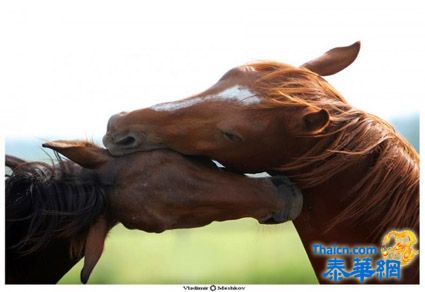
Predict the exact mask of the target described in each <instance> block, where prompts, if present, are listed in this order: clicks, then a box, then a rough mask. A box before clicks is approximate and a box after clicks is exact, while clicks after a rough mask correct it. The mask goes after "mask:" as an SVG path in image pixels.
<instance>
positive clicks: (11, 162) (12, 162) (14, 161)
mask: <svg viewBox="0 0 425 292" xmlns="http://www.w3.org/2000/svg"><path fill="white" fill-rule="evenodd" d="M25 163H27V162H26V161H25V160H23V159H21V158H18V157H16V156H12V155H7V154H6V166H7V167H9V168H10V169H12V170H15V168H17V167H18V166H19V165H21V164H25Z"/></svg>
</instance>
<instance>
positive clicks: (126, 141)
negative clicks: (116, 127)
mask: <svg viewBox="0 0 425 292" xmlns="http://www.w3.org/2000/svg"><path fill="white" fill-rule="evenodd" d="M136 142H137V139H136V138H135V137H133V136H127V137H124V138H123V139H120V140H118V141H116V142H115V144H116V145H119V146H125V147H127V146H132V145H133V144H136Z"/></svg>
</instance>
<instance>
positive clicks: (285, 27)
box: [0, 0, 425, 138]
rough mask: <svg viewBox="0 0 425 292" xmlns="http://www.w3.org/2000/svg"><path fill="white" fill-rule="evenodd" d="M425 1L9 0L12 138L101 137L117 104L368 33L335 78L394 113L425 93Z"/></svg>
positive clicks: (358, 100)
mask: <svg viewBox="0 0 425 292" xmlns="http://www.w3.org/2000/svg"><path fill="white" fill-rule="evenodd" d="M420 2H421V1H403V2H401V1H351V2H348V1H299V0H297V1H295V0H294V1H255V2H254V1H223V2H219V1H158V0H156V1H87V0H85V1H75V0H74V1H65V2H64V1H57V0H56V1H26V2H22V1H9V2H6V3H3V4H4V5H2V7H1V12H0V16H1V17H0V26H1V38H0V42H1V47H0V61H1V62H0V71H1V79H0V94H1V95H0V96H1V101H2V106H1V122H2V128H3V131H4V134H5V135H6V136H7V137H16V136H25V137H39V138H43V137H45V138H47V137H50V136H55V137H73V138H86V137H87V138H91V137H98V136H101V135H102V134H104V131H105V128H106V122H107V120H108V118H109V116H110V115H112V114H114V113H116V112H119V111H122V110H132V109H137V108H141V107H145V106H149V105H152V104H155V103H158V102H162V101H167V100H176V99H180V98H183V97H186V96H189V95H192V94H194V93H197V92H199V91H202V90H204V89H206V88H207V87H209V86H210V85H212V84H213V83H214V82H215V81H216V80H217V79H218V78H219V77H221V75H222V74H224V73H225V72H226V71H227V70H228V69H230V68H231V67H234V66H237V65H241V64H244V63H247V62H251V61H256V60H263V59H270V60H275V61H281V62H285V63H289V64H293V65H300V64H302V63H304V62H305V61H308V60H309V59H311V58H314V57H316V56H319V55H320V54H322V53H323V52H325V51H326V50H328V49H330V48H332V47H335V46H342V45H348V44H351V43H353V42H354V41H357V40H361V41H362V49H361V52H360V55H359V58H358V59H357V60H356V62H355V63H354V64H353V65H351V66H350V67H349V68H348V69H346V70H345V71H343V72H341V73H340V74H338V75H336V76H332V77H329V78H328V80H329V81H330V82H331V83H332V84H333V85H334V86H335V87H336V88H337V89H338V90H339V91H340V92H341V93H342V94H343V95H344V96H345V97H346V99H347V100H348V101H350V102H351V103H352V104H354V105H355V106H357V107H360V108H361V109H364V110H366V111H369V112H372V113H375V114H377V115H380V116H382V117H384V118H388V117H389V116H390V115H394V114H397V115H402V114H404V113H406V112H412V111H414V110H418V107H419V105H420V104H421V103H422V100H423V99H424V98H425V96H424V85H423V83H424V80H425V77H424V74H423V70H424V69H423V65H424V62H423V54H424V52H425V46H424V38H425V34H424V21H423V19H424V18H425V11H424V9H423V7H421V5H420Z"/></svg>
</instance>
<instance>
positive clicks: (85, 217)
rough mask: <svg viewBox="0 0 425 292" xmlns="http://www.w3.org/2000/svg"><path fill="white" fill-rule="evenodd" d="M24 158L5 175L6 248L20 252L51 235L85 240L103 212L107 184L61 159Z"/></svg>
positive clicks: (46, 241) (29, 250)
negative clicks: (50, 162)
mask: <svg viewBox="0 0 425 292" xmlns="http://www.w3.org/2000/svg"><path fill="white" fill-rule="evenodd" d="M56 156H57V163H55V164H54V163H52V164H51V165H49V164H46V163H43V162H27V163H22V164H20V165H19V166H17V167H16V168H14V169H13V172H12V174H10V175H6V183H5V185H6V235H7V236H6V248H7V249H13V250H14V251H15V252H17V253H19V254H21V255H27V254H31V253H33V252H35V251H38V250H40V249H42V248H44V247H46V246H47V245H48V244H49V243H50V242H51V241H52V240H54V239H59V238H60V239H69V240H71V241H73V240H79V239H83V238H84V237H85V235H86V233H87V231H88V228H89V226H90V225H91V224H92V223H93V222H94V220H95V219H96V218H97V217H98V216H99V215H100V214H101V213H103V212H104V210H105V208H106V204H107V200H106V195H105V193H106V192H105V186H104V185H102V183H101V182H100V180H99V178H98V177H97V176H96V175H95V173H94V172H92V171H88V170H85V169H83V168H81V167H80V166H78V165H77V164H75V163H73V162H71V161H69V160H64V159H62V158H60V157H59V156H58V155H57V154H56Z"/></svg>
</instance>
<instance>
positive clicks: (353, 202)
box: [103, 42, 419, 283]
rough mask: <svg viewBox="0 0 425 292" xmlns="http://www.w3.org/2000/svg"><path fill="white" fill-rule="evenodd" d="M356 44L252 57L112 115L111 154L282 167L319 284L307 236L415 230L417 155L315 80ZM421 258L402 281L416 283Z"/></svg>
mask: <svg viewBox="0 0 425 292" xmlns="http://www.w3.org/2000/svg"><path fill="white" fill-rule="evenodd" d="M359 50H360V43H359V42H357V43H354V44H353V45H351V46H347V47H339V48H334V49H332V50H330V51H328V52H327V53H325V54H324V55H323V56H321V57H319V58H317V59H314V60H312V61H310V62H307V63H305V64H304V65H302V66H300V67H295V66H291V65H286V64H281V63H276V62H259V63H253V64H249V65H244V66H240V67H237V68H234V69H232V70H230V71H229V72H227V73H226V74H225V75H224V76H223V77H222V78H221V79H220V80H219V81H218V82H217V83H216V84H215V85H214V86H212V87H211V88H209V89H208V90H206V91H204V92H202V93H200V94H197V95H195V96H192V97H190V98H186V99H183V100H181V101H176V102H168V103H163V104H157V105H154V106H152V107H150V108H145V109H141V110H135V111H132V112H129V113H125V112H122V113H120V114H117V115H115V116H112V117H111V118H110V120H109V123H108V129H107V133H106V135H105V136H104V138H103V142H104V145H105V146H106V147H107V148H108V150H109V151H110V152H111V153H112V154H113V155H123V154H127V153H132V152H136V151H146V150H151V149H158V148H170V149H173V150H176V151H178V152H181V153H184V154H187V155H203V156H206V157H209V158H211V159H215V160H217V161H219V162H220V163H221V164H223V165H225V166H226V167H229V168H230V169H233V170H235V171H238V172H260V171H268V172H269V173H271V174H276V173H285V174H286V175H288V177H289V178H290V179H291V180H292V181H294V182H295V183H296V184H297V185H298V186H299V187H300V188H301V190H302V192H303V195H304V208H303V211H302V213H301V215H300V216H299V217H298V218H297V219H296V220H295V221H294V225H295V227H296V229H297V231H298V233H299V235H300V237H301V240H302V242H303V244H304V247H305V249H306V251H307V254H308V256H309V258H310V261H311V263H312V265H313V268H314V270H315V272H316V275H317V277H318V279H319V281H320V282H321V283H327V280H325V279H323V278H322V277H321V273H322V272H323V271H324V269H325V260H326V259H325V258H324V257H319V256H315V255H314V254H313V250H312V244H313V243H314V242H322V243H332V244H333V243H336V244H343V245H351V246H352V245H358V244H374V245H377V246H380V239H381V237H382V236H384V233H385V232H388V231H389V230H392V229H400V228H409V229H412V230H413V231H414V232H416V234H418V233H419V156H418V154H417V153H416V152H415V150H414V149H413V148H412V146H411V145H409V143H408V142H407V141H406V140H405V139H404V138H403V137H401V136H400V135H399V134H398V133H397V132H396V131H395V130H394V129H393V127H392V126H390V125H389V124H388V123H387V122H385V121H383V120H382V119H380V118H378V117H376V116H374V115H372V114H369V113H366V112H364V111H362V110H359V109H357V108H354V107H353V106H351V105H350V104H349V103H348V102H347V101H346V100H345V99H344V98H343V97H342V96H341V94H339V93H338V92H337V91H336V90H335V89H334V88H333V87H332V86H331V85H330V84H329V83H328V82H327V81H326V80H325V79H324V78H323V77H322V76H327V75H332V74H335V73H337V72H339V71H341V70H343V69H344V68H345V67H347V66H348V65H350V64H351V63H352V62H353V61H354V60H355V58H356V57H357V55H358V52H359ZM418 267H419V259H416V260H415V262H414V263H413V264H411V265H410V266H408V267H407V268H405V269H403V279H402V282H405V283H418V279H419V278H418V277H419V268H418Z"/></svg>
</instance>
